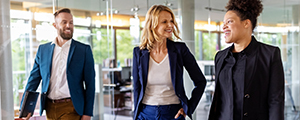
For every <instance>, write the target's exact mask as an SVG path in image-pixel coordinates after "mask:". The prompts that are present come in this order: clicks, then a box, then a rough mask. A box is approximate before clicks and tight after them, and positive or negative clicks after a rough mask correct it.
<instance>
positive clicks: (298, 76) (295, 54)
mask: <svg viewBox="0 0 300 120" xmlns="http://www.w3.org/2000/svg"><path fill="white" fill-rule="evenodd" d="M299 8H300V6H299V5H295V6H293V9H292V10H293V25H294V26H298V27H299V25H300V16H299V13H300V9H299ZM299 38H300V34H299V32H293V35H292V36H291V39H290V40H291V41H292V44H293V47H292V55H291V56H292V70H291V71H292V95H293V99H294V102H295V105H296V106H299V105H300V64H299V59H300V55H299V54H300V49H299V45H300V42H299V40H300V39H299Z"/></svg>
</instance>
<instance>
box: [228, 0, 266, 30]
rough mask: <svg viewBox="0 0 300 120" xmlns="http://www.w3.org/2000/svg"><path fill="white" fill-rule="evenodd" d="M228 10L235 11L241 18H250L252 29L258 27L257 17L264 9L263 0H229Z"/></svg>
mask: <svg viewBox="0 0 300 120" xmlns="http://www.w3.org/2000/svg"><path fill="white" fill-rule="evenodd" d="M225 8H226V9H227V11H231V10H232V11H235V12H237V15H238V16H239V17H240V19H241V20H246V19H249V20H250V21H251V23H252V30H254V28H255V27H256V23H257V17H258V16H259V14H260V13H261V12H262V10H263V5H262V4H261V0H229V2H228V3H227V6H226V7H225Z"/></svg>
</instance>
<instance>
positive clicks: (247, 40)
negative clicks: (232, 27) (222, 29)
mask: <svg viewBox="0 0 300 120" xmlns="http://www.w3.org/2000/svg"><path fill="white" fill-rule="evenodd" d="M251 40H252V37H251V36H250V37H247V38H245V39H243V40H240V41H239V42H236V43H234V48H233V49H232V52H241V51H243V50H244V49H245V48H246V47H247V46H248V45H249V44H250V42H251Z"/></svg>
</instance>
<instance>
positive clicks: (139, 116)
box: [137, 114, 146, 120]
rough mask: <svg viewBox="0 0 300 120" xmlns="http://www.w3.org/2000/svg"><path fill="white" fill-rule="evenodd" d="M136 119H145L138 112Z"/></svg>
mask: <svg viewBox="0 0 300 120" xmlns="http://www.w3.org/2000/svg"><path fill="white" fill-rule="evenodd" d="M137 120H146V119H145V118H144V117H143V116H142V115H141V114H139V115H138V117H137Z"/></svg>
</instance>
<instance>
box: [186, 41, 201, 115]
mask: <svg viewBox="0 0 300 120" xmlns="http://www.w3.org/2000/svg"><path fill="white" fill-rule="evenodd" d="M182 50H183V52H182V53H183V55H182V57H183V65H184V67H185V69H186V70H187V72H188V73H189V75H190V78H191V79H192V81H193V82H194V86H195V87H194V89H193V91H192V94H191V95H192V97H191V98H190V100H189V101H188V112H187V115H189V117H191V114H192V113H193V112H194V111H195V109H196V107H197V105H198V103H199V101H200V98H201V97H202V94H203V92H204V89H205V86H206V79H205V77H204V75H203V73H202V72H201V70H200V68H199V66H198V64H197V62H196V59H195V58H194V56H193V55H192V53H191V52H190V51H189V49H188V48H187V46H186V45H185V44H184V48H183V49H182Z"/></svg>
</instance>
